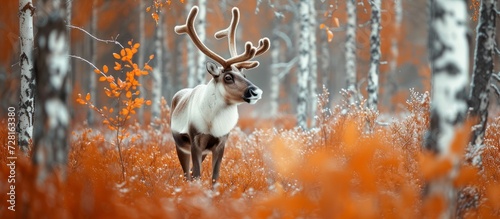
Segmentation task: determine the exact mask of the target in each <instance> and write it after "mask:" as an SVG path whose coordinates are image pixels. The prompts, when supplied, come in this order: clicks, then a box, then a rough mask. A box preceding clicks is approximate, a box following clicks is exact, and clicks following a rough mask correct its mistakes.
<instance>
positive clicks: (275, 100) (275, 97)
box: [269, 18, 280, 116]
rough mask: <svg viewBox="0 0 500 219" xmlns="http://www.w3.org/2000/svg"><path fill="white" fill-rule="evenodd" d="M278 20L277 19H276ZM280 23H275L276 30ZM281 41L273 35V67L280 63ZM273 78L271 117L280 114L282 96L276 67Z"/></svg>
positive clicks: (273, 70) (272, 69) (270, 94)
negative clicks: (280, 97) (280, 96)
mask: <svg viewBox="0 0 500 219" xmlns="http://www.w3.org/2000/svg"><path fill="white" fill-rule="evenodd" d="M275 19H277V18H275ZM277 23H278V22H276V21H275V25H274V28H278V25H277ZM279 56H280V41H279V38H278V36H276V34H273V38H272V42H271V63H272V64H271V66H276V64H278V63H279V62H280V57H279ZM270 71H271V78H270V87H271V91H270V92H269V99H270V100H269V101H270V103H269V105H270V108H271V110H270V114H271V116H276V115H277V114H278V109H279V95H280V79H279V75H278V74H279V72H278V71H277V68H276V67H271V69H270Z"/></svg>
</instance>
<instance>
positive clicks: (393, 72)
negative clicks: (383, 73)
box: [386, 0, 403, 109]
mask: <svg viewBox="0 0 500 219" xmlns="http://www.w3.org/2000/svg"><path fill="white" fill-rule="evenodd" d="M394 14H395V15H394V16H395V18H394V19H395V20H394V33H393V34H392V39H391V53H392V57H391V60H390V62H389V69H390V70H389V76H388V80H387V81H388V83H389V84H388V86H387V92H386V94H387V96H391V95H394V94H395V93H396V91H397V90H398V83H397V81H396V76H397V68H398V58H399V48H398V40H399V35H400V33H401V22H402V21H403V6H402V4H401V0H394ZM394 106H395V105H394V104H391V107H394ZM392 109H394V108H392Z"/></svg>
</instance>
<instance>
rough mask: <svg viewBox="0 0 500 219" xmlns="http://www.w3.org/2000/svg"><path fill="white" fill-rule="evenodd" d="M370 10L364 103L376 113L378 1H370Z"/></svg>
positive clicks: (378, 54) (378, 63) (378, 47)
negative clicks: (368, 59) (366, 96)
mask: <svg viewBox="0 0 500 219" xmlns="http://www.w3.org/2000/svg"><path fill="white" fill-rule="evenodd" d="M370 6H371V10H372V15H371V21H370V22H371V26H372V30H371V34H370V71H369V72H368V86H367V88H366V89H367V93H368V100H367V102H366V104H367V107H368V109H372V110H375V111H377V104H378V90H379V89H378V84H379V79H378V78H379V72H380V69H379V65H380V28H381V27H380V0H373V1H370Z"/></svg>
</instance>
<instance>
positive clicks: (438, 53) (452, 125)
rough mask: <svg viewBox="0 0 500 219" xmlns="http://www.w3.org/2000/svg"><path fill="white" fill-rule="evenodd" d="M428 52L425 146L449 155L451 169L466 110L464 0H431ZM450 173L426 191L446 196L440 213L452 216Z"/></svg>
mask: <svg viewBox="0 0 500 219" xmlns="http://www.w3.org/2000/svg"><path fill="white" fill-rule="evenodd" d="M430 3H431V5H430V6H431V8H430V9H431V19H430V30H429V31H430V32H429V42H428V45H429V53H430V62H431V69H432V95H431V117H430V130H429V131H428V134H427V136H426V142H425V148H426V149H427V150H429V151H431V152H433V153H435V154H437V155H439V156H440V157H445V158H447V159H450V160H451V162H452V165H454V170H452V171H456V168H457V161H458V159H459V157H460V154H457V153H458V152H457V151H452V148H451V146H452V141H453V139H454V138H455V137H456V129H457V127H459V126H460V125H461V124H462V122H463V121H464V119H465V115H466V111H467V101H466V99H467V95H466V93H465V92H466V87H467V83H468V73H467V71H468V69H469V62H468V55H469V45H468V41H467V29H468V28H467V20H468V17H467V4H466V2H465V1H464V0H460V1H451V0H431V1H430ZM452 179H453V176H452V175H451V174H450V175H448V176H447V177H445V178H444V179H439V180H434V181H432V182H430V184H429V193H430V194H432V193H438V194H441V195H442V197H445V198H446V201H447V204H448V208H447V209H446V211H445V212H443V214H442V215H441V216H442V217H445V218H449V217H453V215H454V213H455V203H454V202H455V198H456V193H455V191H454V190H453V183H452Z"/></svg>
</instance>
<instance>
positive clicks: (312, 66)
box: [308, 1, 318, 127]
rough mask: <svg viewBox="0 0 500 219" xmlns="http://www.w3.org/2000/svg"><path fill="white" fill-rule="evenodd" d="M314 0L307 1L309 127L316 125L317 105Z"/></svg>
mask: <svg viewBox="0 0 500 219" xmlns="http://www.w3.org/2000/svg"><path fill="white" fill-rule="evenodd" d="M314 2H315V1H309V14H310V15H309V25H310V28H311V33H310V34H309V46H310V49H309V51H308V53H309V70H310V74H311V75H310V77H309V81H308V83H309V96H310V99H309V101H310V103H309V106H310V115H311V127H315V126H316V120H315V119H314V118H315V116H316V110H317V107H318V103H317V88H318V58H317V49H316V32H317V31H316V30H317V28H316V27H317V26H318V25H317V20H316V9H315V4H314Z"/></svg>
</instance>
